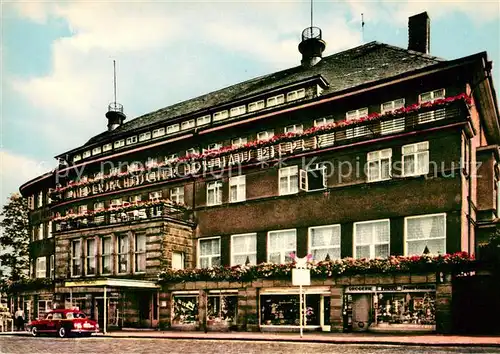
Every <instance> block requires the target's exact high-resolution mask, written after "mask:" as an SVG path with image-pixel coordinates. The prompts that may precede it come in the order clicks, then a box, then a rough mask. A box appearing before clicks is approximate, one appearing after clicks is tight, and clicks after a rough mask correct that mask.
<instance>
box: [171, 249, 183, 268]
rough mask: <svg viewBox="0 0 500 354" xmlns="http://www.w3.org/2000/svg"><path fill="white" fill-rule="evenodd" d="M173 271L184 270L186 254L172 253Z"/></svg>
mask: <svg viewBox="0 0 500 354" xmlns="http://www.w3.org/2000/svg"><path fill="white" fill-rule="evenodd" d="M172 269H184V253H183V252H176V251H172Z"/></svg>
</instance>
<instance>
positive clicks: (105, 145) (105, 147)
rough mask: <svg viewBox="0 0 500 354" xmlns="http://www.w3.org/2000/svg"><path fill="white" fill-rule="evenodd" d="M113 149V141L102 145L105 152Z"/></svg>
mask: <svg viewBox="0 0 500 354" xmlns="http://www.w3.org/2000/svg"><path fill="white" fill-rule="evenodd" d="M111 149H112V146H111V143H109V144H104V145H103V146H102V151H103V152H106V151H110V150H111Z"/></svg>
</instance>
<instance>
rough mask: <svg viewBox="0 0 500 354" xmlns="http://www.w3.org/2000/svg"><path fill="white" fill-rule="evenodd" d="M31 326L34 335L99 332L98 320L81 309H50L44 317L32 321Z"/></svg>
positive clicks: (62, 336)
mask: <svg viewBox="0 0 500 354" xmlns="http://www.w3.org/2000/svg"><path fill="white" fill-rule="evenodd" d="M29 328H30V329H29V330H30V332H31V335H32V336H33V337H36V336H37V335H39V334H42V333H47V334H52V333H55V334H56V335H57V336H59V337H60V338H64V337H67V336H69V335H71V334H78V335H84V336H90V335H91V334H92V333H98V332H99V324H97V322H96V321H94V320H91V319H88V318H87V316H86V315H85V314H84V313H83V312H81V311H78V310H69V309H62V310H53V311H50V312H48V313H47V315H46V316H45V318H44V319H38V320H35V321H31V323H30V324H29Z"/></svg>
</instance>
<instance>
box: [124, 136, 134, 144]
mask: <svg viewBox="0 0 500 354" xmlns="http://www.w3.org/2000/svg"><path fill="white" fill-rule="evenodd" d="M135 143H137V135H134V136H129V137H128V138H127V140H126V144H127V145H130V144H135Z"/></svg>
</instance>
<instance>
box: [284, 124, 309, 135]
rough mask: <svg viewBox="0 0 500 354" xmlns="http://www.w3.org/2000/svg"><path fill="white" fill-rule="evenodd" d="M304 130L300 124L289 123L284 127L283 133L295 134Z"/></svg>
mask: <svg viewBox="0 0 500 354" xmlns="http://www.w3.org/2000/svg"><path fill="white" fill-rule="evenodd" d="M303 131H304V127H303V126H302V124H294V125H289V126H288V127H285V133H295V134H300V133H302V132H303Z"/></svg>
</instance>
